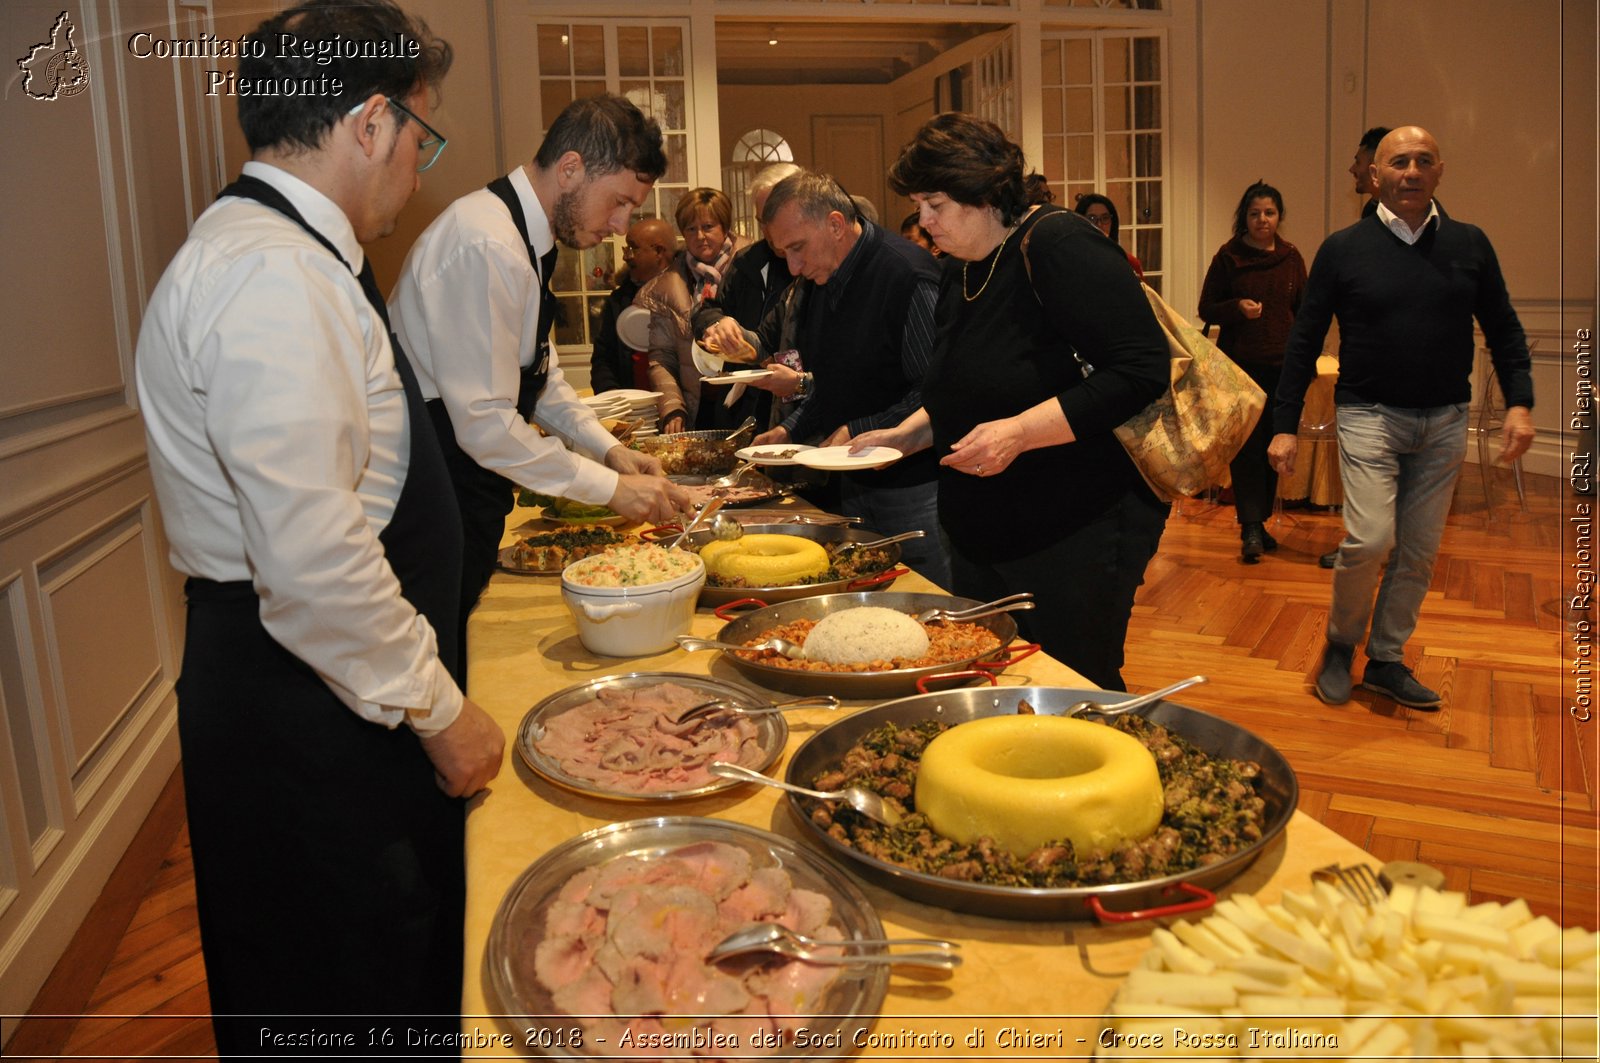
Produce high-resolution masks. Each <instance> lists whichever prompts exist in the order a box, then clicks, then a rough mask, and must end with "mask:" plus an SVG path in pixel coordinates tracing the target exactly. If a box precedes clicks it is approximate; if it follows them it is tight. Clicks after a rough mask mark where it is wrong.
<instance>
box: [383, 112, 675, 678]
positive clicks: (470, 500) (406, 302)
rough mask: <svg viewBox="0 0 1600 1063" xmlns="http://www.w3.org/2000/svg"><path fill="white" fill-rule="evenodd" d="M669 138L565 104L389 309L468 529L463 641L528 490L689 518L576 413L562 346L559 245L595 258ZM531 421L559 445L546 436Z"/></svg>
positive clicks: (640, 192) (654, 173) (654, 169)
mask: <svg viewBox="0 0 1600 1063" xmlns="http://www.w3.org/2000/svg"><path fill="white" fill-rule="evenodd" d="M666 169H667V157H666V154H665V153H664V152H663V151H662V147H661V129H660V127H659V126H658V125H657V124H656V123H655V121H654V120H653V119H649V118H646V117H645V116H644V115H643V114H641V113H640V112H639V109H638V108H637V107H635V106H634V105H633V104H632V103H630V102H628V101H627V100H626V99H624V98H622V97H621V96H610V95H602V96H592V97H587V98H585V99H581V100H574V101H573V102H572V103H570V104H568V105H567V106H566V108H565V109H563V110H562V112H561V114H560V115H558V116H557V117H556V120H555V121H554V122H552V123H551V125H550V129H549V131H548V132H547V133H546V134H545V138H544V142H543V144H541V145H540V147H539V151H538V153H537V154H536V155H535V156H534V159H533V161H532V162H531V163H528V164H526V165H523V166H519V167H517V168H516V169H515V170H513V171H511V173H509V174H507V175H506V176H504V177H500V178H497V179H496V180H494V181H493V182H491V183H490V184H489V186H488V187H487V188H484V189H480V190H478V191H476V192H472V193H470V194H468V195H466V196H463V197H462V198H460V199H458V200H456V201H455V202H454V203H452V204H451V205H450V206H448V207H446V208H445V210H444V212H443V213H442V214H440V215H439V217H438V218H436V219H435V220H434V222H433V224H431V225H429V226H428V228H427V229H426V230H425V231H424V232H423V234H422V235H421V236H420V237H418V238H417V242H416V244H415V245H413V246H412V248H411V251H410V253H409V254H408V255H407V256H406V262H405V266H404V267H403V268H402V270H401V273H400V281H399V283H398V284H397V285H396V286H395V289H394V292H393V294H392V295H391V297H390V300H389V305H390V308H391V311H392V313H393V314H394V325H395V332H396V334H397V335H398V336H399V337H400V342H401V343H402V344H403V345H404V346H405V348H406V351H407V352H408V353H410V354H412V355H413V356H414V357H415V359H416V366H417V377H418V379H419V381H420V382H421V385H422V393H423V395H424V396H425V397H426V398H427V400H428V413H429V415H430V416H431V418H432V420H433V424H434V428H435V430H436V431H437V432H438V435H439V439H440V442H441V444H442V445H443V447H444V452H445V460H446V462H447V464H448V465H449V468H450V478H451V481H452V483H453V484H454V488H455V495H456V502H457V505H458V506H459V509H460V513H461V520H462V524H463V526H464V529H465V541H464V545H463V548H462V554H461V558H462V568H461V587H460V596H459V599H458V616H459V621H458V624H457V628H456V632H455V638H456V644H457V647H458V652H459V654H460V656H461V660H462V661H463V662H465V661H466V659H467V617H468V614H470V613H471V612H472V610H473V608H474V607H475V606H476V605H477V602H478V598H479V597H480V596H481V595H482V594H483V589H484V587H485V586H487V585H488V583H489V577H490V576H491V575H492V574H493V573H494V567H495V559H496V556H497V554H498V552H499V547H500V539H501V537H502V535H503V534H504V532H505V518H506V515H507V514H508V513H510V512H511V507H512V504H513V501H514V498H515V491H516V488H518V487H525V488H528V489H529V490H532V491H537V492H539V493H541V494H546V495H558V496H562V497H565V498H570V499H573V500H575V501H578V502H588V503H594V504H599V505H605V506H609V507H610V508H612V509H613V510H615V511H617V512H618V513H620V514H622V515H623V516H625V517H628V518H629V519H631V520H651V521H665V520H668V519H670V518H672V517H674V516H675V515H676V514H677V513H678V512H680V511H682V510H686V509H688V508H690V501H689V495H688V492H687V491H685V490H684V489H683V488H681V487H679V486H677V485H676V484H672V483H669V482H668V481H667V480H666V479H665V478H664V477H663V476H662V475H661V465H660V463H659V462H658V461H657V460H656V459H654V458H651V457H649V456H647V455H644V454H641V453H639V452H638V451H635V450H631V449H629V448H628V447H625V446H622V445H621V444H619V443H618V442H617V441H616V439H615V438H613V437H612V436H611V434H610V433H609V432H607V431H606V430H605V428H604V427H603V426H602V425H601V424H600V422H599V420H598V419H597V418H596V417H595V415H594V411H592V410H591V409H590V408H589V407H588V406H585V405H584V404H583V403H582V402H580V401H579V400H578V397H577V393H576V392H575V391H574V390H573V388H572V386H571V385H570V384H568V383H567V381H566V378H565V377H564V376H563V375H562V372H561V369H560V367H559V366H558V365H557V364H556V358H555V353H554V351H553V350H552V349H551V344H550V328H551V325H552V324H553V322H554V320H555V317H556V304H555V298H554V296H553V295H551V291H550V289H551V283H550V282H551V275H552V273H553V272H554V271H555V264H556V257H557V250H558V248H557V244H558V243H560V244H565V245H566V246H568V247H570V248H572V249H574V250H578V251H581V250H584V249H586V248H590V247H594V246H596V245H597V244H599V243H600V242H601V241H602V240H604V239H605V238H606V237H607V236H608V235H610V234H612V233H622V232H623V231H624V230H625V229H626V228H627V226H628V220H629V218H630V216H631V215H632V214H633V212H634V211H636V210H638V209H639V208H640V207H641V205H642V204H643V203H644V201H645V197H646V196H648V195H649V194H650V189H651V187H652V186H653V185H654V184H655V182H656V180H657V179H658V178H660V176H661V175H662V174H663V173H665V172H666ZM530 421H533V422H537V423H538V424H539V425H541V426H543V427H544V428H546V429H548V430H549V431H550V433H551V434H550V435H548V436H544V435H541V434H540V433H539V430H538V429H537V428H535V427H534V425H533V424H532V423H530Z"/></svg>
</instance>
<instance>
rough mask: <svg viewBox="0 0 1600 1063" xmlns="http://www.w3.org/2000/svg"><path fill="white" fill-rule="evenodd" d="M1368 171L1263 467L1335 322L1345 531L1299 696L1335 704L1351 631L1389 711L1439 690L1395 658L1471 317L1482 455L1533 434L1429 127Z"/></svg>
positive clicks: (1426, 534)
mask: <svg viewBox="0 0 1600 1063" xmlns="http://www.w3.org/2000/svg"><path fill="white" fill-rule="evenodd" d="M1372 173H1373V178H1374V180H1375V181H1376V182H1377V188H1378V208H1377V210H1376V211H1375V212H1374V213H1372V214H1371V215H1369V216H1367V217H1364V218H1363V219H1362V220H1361V221H1359V222H1357V223H1356V224H1355V225H1352V226H1351V227H1350V228H1348V229H1344V230H1342V231H1340V232H1337V233H1334V234H1333V235H1332V236H1330V237H1328V239H1327V240H1326V241H1325V242H1324V243H1323V245H1322V247H1321V248H1320V249H1319V250H1318V251H1317V257H1316V261H1315V262H1314V263H1313V264H1312V267H1311V278H1310V281H1309V284H1308V286H1307V288H1306V295H1305V299H1304V301H1303V302H1302V303H1301V305H1300V312H1299V313H1298V314H1297V315H1296V317H1295V322H1294V329H1293V331H1292V332H1291V333H1290V335H1289V346H1288V349H1287V350H1286V351H1285V353H1284V366H1283V377H1282V379H1281V381H1280V383H1279V385H1278V392H1277V401H1276V404H1275V405H1274V408H1273V425H1274V428H1275V430H1276V432H1277V434H1276V435H1274V436H1273V439H1272V443H1271V445H1270V447H1269V448H1268V451H1267V454H1268V457H1269V459H1270V460H1271V461H1272V464H1273V467H1274V468H1276V469H1277V470H1278V473H1279V475H1282V476H1288V475H1290V474H1291V473H1292V472H1293V471H1294V463H1295V457H1296V450H1297V447H1298V439H1297V437H1296V435H1295V429H1296V427H1297V426H1298V425H1299V423H1300V412H1301V407H1302V406H1303V405H1304V402H1305V393H1306V387H1307V386H1308V385H1309V384H1310V383H1311V381H1312V380H1313V379H1314V378H1315V376H1316V363H1317V355H1318V354H1319V353H1320V352H1321V350H1322V341H1323V338H1324V337H1325V336H1326V335H1327V332H1328V325H1329V323H1330V321H1331V320H1332V318H1333V317H1335V316H1337V317H1338V318H1339V336H1340V340H1339V384H1338V388H1337V390H1336V391H1335V393H1334V401H1335V404H1336V406H1337V410H1338V426H1339V471H1340V474H1341V476H1342V477H1343V479H1344V496H1345V500H1344V506H1345V508H1344V525H1345V536H1344V541H1343V542H1342V543H1340V544H1339V559H1338V563H1337V565H1336V566H1335V568H1334V574H1333V602H1332V605H1331V606H1330V608H1329V612H1328V629H1327V638H1328V644H1327V649H1326V650H1325V651H1324V654H1323V660H1322V666H1321V668H1320V669H1319V671H1318V673H1317V677H1316V680H1315V686H1314V690H1315V692H1316V695H1317V697H1319V698H1321V699H1322V700H1323V701H1325V702H1327V703H1328V704H1330V705H1338V704H1342V703H1344V702H1346V701H1349V700H1350V694H1351V686H1352V682H1351V674H1350V671H1351V663H1352V660H1353V658H1354V656H1355V648H1356V644H1357V643H1358V642H1360V641H1361V638H1362V636H1363V635H1366V636H1367V666H1366V670H1365V672H1364V673H1363V675H1362V682H1361V685H1362V686H1363V687H1365V688H1366V689H1368V690H1371V691H1375V692H1376V693H1379V694H1384V695H1386V696H1388V697H1391V698H1393V699H1394V700H1395V701H1396V702H1398V703H1399V704H1401V705H1407V706H1410V707H1412V708H1417V709H1436V708H1438V707H1439V704H1440V701H1441V699H1440V697H1439V695H1438V694H1437V693H1436V692H1434V691H1432V690H1429V689H1428V688H1427V687H1425V686H1423V685H1422V683H1420V682H1418V680H1417V678H1416V676H1415V675H1413V674H1412V672H1411V670H1410V669H1409V668H1407V667H1406V665H1405V662H1404V659H1403V658H1404V653H1405V644H1406V640H1407V639H1409V638H1410V637H1411V633H1412V631H1414V630H1415V629H1416V626H1417V617H1418V615H1419V613H1420V612H1421V610H1422V599H1423V595H1424V594H1425V593H1426V592H1427V589H1428V583H1429V581H1430V579H1431V578H1432V575H1433V563H1434V559H1435V558H1436V557H1437V556H1438V553H1439V542H1440V540H1441V538H1442V537H1443V535H1444V525H1445V518H1446V516H1447V515H1448V514H1449V511H1450V496H1451V493H1452V489H1453V487H1454V485H1455V480H1456V473H1457V472H1458V471H1459V469H1460V468H1461V461H1462V459H1463V457H1464V456H1465V455H1466V450H1467V407H1468V405H1469V404H1470V403H1471V401H1472V366H1473V353H1474V340H1473V334H1472V322H1473V319H1474V318H1476V319H1477V322H1478V324H1479V326H1480V327H1481V328H1482V329H1483V335H1484V338H1485V340H1486V341H1487V342H1488V344H1489V350H1490V353H1491V355H1492V357H1493V360H1494V367H1495V373H1496V375H1497V377H1498V379H1499V382H1500V390H1501V392H1502V393H1503V394H1504V396H1505V401H1506V417H1505V430H1504V435H1503V440H1502V445H1501V449H1500V454H1499V456H1498V459H1497V460H1498V461H1501V462H1508V461H1511V460H1513V459H1514V458H1518V457H1520V456H1521V455H1522V454H1523V453H1524V452H1525V451H1527V449H1528V447H1529V446H1530V445H1531V444H1532V442H1533V436H1534V431H1533V417H1532V413H1531V410H1532V407H1533V382H1532V380H1531V378H1530V376H1529V371H1528V370H1529V360H1528V342H1527V339H1526V337H1525V336H1524V335H1523V332H1522V324H1521V323H1520V322H1519V321H1518V320H1517V314H1516V311H1515V310H1513V309H1512V307H1511V297H1510V296H1509V295H1508V294H1507V292H1506V285H1505V278H1504V277H1502V276H1501V273H1500V263H1499V261H1498V260H1497V259H1496V258H1495V253H1494V248H1493V247H1491V246H1490V244H1489V239H1488V237H1486V236H1485V235H1484V234H1483V230H1481V229H1479V228H1478V227H1477V226H1475V225H1468V224H1467V223H1465V222H1461V221H1457V220H1455V219H1454V218H1449V217H1447V216H1446V215H1445V213H1444V211H1442V210H1440V209H1439V204H1438V203H1437V202H1435V201H1434V198H1433V193H1434V189H1436V188H1437V187H1438V185H1439V180H1440V178H1441V177H1442V176H1443V174H1444V161H1443V159H1442V158H1441V156H1440V152H1439V145H1438V143H1437V142H1435V140H1434V138H1433V136H1432V135H1431V134H1429V133H1428V131H1427V130H1426V129H1422V128H1420V127H1419V126H1405V127H1402V128H1400V129H1395V130H1393V131H1392V132H1390V133H1389V134H1388V135H1387V136H1385V137H1384V138H1383V140H1382V141H1381V142H1380V143H1379V145H1378V150H1377V153H1376V156H1375V159H1374V162H1373V167H1372ZM1374 593H1376V602H1374ZM1369 620H1370V621H1371V631H1370V632H1368V630H1367V625H1368V621H1369Z"/></svg>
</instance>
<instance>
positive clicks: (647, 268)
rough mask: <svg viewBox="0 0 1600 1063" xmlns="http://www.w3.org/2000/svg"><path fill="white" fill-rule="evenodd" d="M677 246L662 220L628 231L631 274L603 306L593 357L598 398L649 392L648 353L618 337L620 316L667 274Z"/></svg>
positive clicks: (592, 381)
mask: <svg viewBox="0 0 1600 1063" xmlns="http://www.w3.org/2000/svg"><path fill="white" fill-rule="evenodd" d="M677 244H678V239H677V237H676V236H674V235H673V233H672V226H671V225H669V224H668V223H667V222H666V221H664V220H663V219H661V218H645V219H644V220H643V221H636V222H634V223H633V225H632V226H631V227H630V228H629V229H628V235H627V237H626V238H625V239H624V241H623V244H622V261H623V262H624V263H625V264H626V265H627V270H626V271H625V272H624V273H623V275H622V283H620V284H618V285H617V286H616V287H615V288H613V289H611V294H610V295H608V296H606V301H605V303H604V304H602V308H601V311H600V327H599V330H598V331H597V332H596V334H595V339H594V350H593V352H591V353H590V355H589V386H590V387H592V388H593V389H594V393H595V394H596V395H598V394H600V393H601V392H602V391H617V390H619V389H628V388H638V389H641V390H646V391H647V390H649V383H650V381H649V377H648V373H647V366H648V362H647V360H646V359H645V357H644V352H642V351H635V350H634V349H633V348H631V347H629V346H628V345H627V344H626V343H624V342H623V341H622V340H621V339H620V338H619V337H618V336H617V316H618V315H619V314H621V313H622V312H623V311H624V310H626V309H628V307H630V306H632V305H633V297H634V296H636V295H638V294H639V289H640V287H642V286H643V285H644V284H646V283H647V282H649V281H651V280H653V279H655V278H656V277H659V276H660V275H661V274H663V273H665V272H666V271H667V269H668V268H669V267H670V266H671V265H672V259H673V256H674V254H675V253H676V248H677Z"/></svg>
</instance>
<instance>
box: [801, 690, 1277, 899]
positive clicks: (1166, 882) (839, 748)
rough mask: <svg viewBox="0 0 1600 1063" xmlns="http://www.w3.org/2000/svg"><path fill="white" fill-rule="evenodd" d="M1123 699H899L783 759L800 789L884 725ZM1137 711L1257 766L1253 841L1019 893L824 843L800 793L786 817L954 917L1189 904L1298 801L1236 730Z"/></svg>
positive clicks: (1197, 717)
mask: <svg viewBox="0 0 1600 1063" xmlns="http://www.w3.org/2000/svg"><path fill="white" fill-rule="evenodd" d="M1130 696H1131V695H1128V694H1123V693H1119V692H1115V691H1108V690H1076V689H1072V688H1068V687H979V688H966V689H961V690H947V691H942V692H939V693H934V694H923V695H919V696H917V697H910V698H902V699H901V700H899V701H891V702H888V703H887V704H884V705H878V706H876V707H874V708H870V709H863V710H862V711H860V712H857V713H855V714H854V715H852V716H849V717H847V718H845V719H843V720H840V721H838V722H837V723H834V724H830V725H829V726H827V727H825V728H823V729H822V730H821V731H818V732H817V733H816V734H814V735H812V736H811V738H809V739H808V740H807V741H806V742H805V744H804V745H802V746H801V747H800V748H799V749H798V750H796V752H795V754H794V757H793V758H792V759H791V760H790V761H789V770H788V773H787V778H788V780H789V781H790V782H792V783H795V784H797V785H800V786H810V785H812V783H813V782H814V781H815V780H816V778H817V776H818V775H820V774H821V773H822V772H823V771H825V770H830V769H833V768H836V767H838V765H839V762H840V761H841V760H842V759H843V757H844V754H845V752H846V751H847V750H848V749H849V748H850V747H851V746H853V745H854V744H855V743H856V742H857V741H859V740H860V739H861V738H862V737H863V736H865V735H866V734H867V733H868V732H869V731H872V730H873V729H875V728H877V727H880V726H882V725H883V724H886V723H893V724H898V725H901V726H905V725H908V724H913V723H920V722H922V721H924V720H944V721H946V722H948V723H950V724H952V725H955V724H959V723H965V722H966V721H968V720H976V719H980V718H982V717H985V716H999V715H1008V714H1011V713H1014V712H1016V711H1017V702H1019V701H1023V700H1026V701H1027V702H1028V704H1029V705H1031V706H1033V709H1034V711H1035V712H1038V713H1040V714H1043V715H1052V716H1054V715H1060V714H1061V713H1063V712H1064V711H1065V710H1066V709H1067V708H1068V707H1069V706H1071V705H1073V704H1075V703H1077V702H1079V701H1082V700H1084V699H1088V700H1091V701H1098V702H1103V703H1106V704H1111V703H1115V702H1118V701H1122V700H1124V699H1126V698H1128V697H1130ZM1137 711H1138V712H1139V714H1140V715H1142V716H1144V717H1145V718H1146V719H1148V720H1150V721H1151V722H1153V723H1158V724H1160V725H1162V726H1163V727H1166V728H1167V729H1168V730H1170V731H1172V732H1173V733H1174V734H1177V735H1179V736H1180V737H1182V738H1186V739H1188V740H1189V741H1190V742H1192V743H1194V744H1195V745H1196V746H1198V747H1199V748H1200V749H1202V750H1204V751H1205V752H1206V753H1209V754H1211V755H1212V756H1221V757H1230V758H1233V759H1235V760H1249V761H1254V762H1255V763H1257V764H1259V765H1260V766H1261V777H1260V781H1259V786H1258V790H1257V792H1258V793H1260V795H1261V796H1262V797H1263V798H1264V799H1265V800H1266V826H1265V829H1264V831H1263V833H1262V837H1261V840H1260V841H1258V842H1256V843H1255V844H1254V845H1252V846H1250V847H1248V848H1246V849H1242V850H1240V851H1239V852H1237V853H1234V854H1233V855H1231V856H1228V857H1225V858H1224V859H1222V860H1219V861H1218V862H1216V863H1214V864H1209V865H1206V866H1204V867H1199V868H1195V869H1193V870H1190V871H1185V872H1181V873H1179V874H1175V875H1167V876H1164V877H1162V878H1156V879H1148V880H1146V881H1143V882H1129V883H1121V884H1118V885H1110V886H1083V887H1073V888H1067V889H1026V888H1023V887H1017V886H991V885H985V884H983V883H977V882H960V881H957V880H955V879H947V878H941V877H940V876H938V875H929V874H924V873H921V872H917V871H911V870H908V869H907V868H903V867H900V866H898V865H895V864H891V863H888V862H886V861H883V860H878V859H876V858H874V857H870V856H867V855H866V854H865V853H863V852H861V851H860V850H858V849H854V848H852V847H850V846H848V845H845V844H843V843H842V842H839V841H837V840H836V839H834V838H832V837H829V836H828V835H827V834H826V833H825V832H824V831H823V830H822V829H821V828H820V827H818V826H817V825H815V824H814V823H812V822H811V819H810V817H808V816H807V815H806V812H805V808H804V805H803V804H802V799H801V798H799V797H796V796H793V795H790V796H789V798H788V801H789V811H790V812H791V813H792V814H793V816H794V818H795V820H796V821H797V822H798V823H799V824H800V828H801V830H802V832H803V833H805V835H806V836H807V837H809V838H810V839H811V840H812V841H813V842H815V843H816V844H818V845H820V846H822V847H823V849H825V850H827V852H828V853H830V854H831V855H832V856H833V857H834V858H835V859H837V860H840V861H842V862H843V863H845V865H846V866H848V867H849V868H850V869H851V870H853V871H854V872H855V873H856V874H858V875H860V876H861V877H862V878H864V879H866V880H867V881H869V882H874V883H876V884H878V885H880V886H883V887H884V888H885V889H889V890H892V891H894V892H895V893H899V894H901V895H902V896H905V897H909V898H911V899H912V900H914V901H921V902H923V903H925V904H932V905H935V906H937V907H940V908H949V909H951V910H953V911H957V912H973V913H975V914H978V915H989V916H997V917H999V918H1002V919H1093V918H1095V917H1096V916H1095V913H1094V910H1093V908H1092V907H1091V905H1090V899H1091V898H1098V899H1099V903H1100V905H1101V906H1103V908H1105V909H1106V910H1108V911H1111V912H1130V911H1135V910H1139V909H1148V908H1152V907H1160V906H1167V905H1173V904H1176V903H1181V902H1183V901H1184V900H1187V899H1190V898H1188V897H1186V896H1185V892H1186V891H1185V890H1184V889H1183V885H1184V884H1185V883H1187V884H1189V885H1192V886H1199V887H1202V888H1204V889H1207V890H1214V889H1216V888H1217V887H1219V886H1221V885H1223V884H1224V883H1227V882H1228V881H1230V880H1232V879H1233V878H1234V877H1235V876H1237V875H1238V874H1240V873H1241V872H1242V871H1244V869H1245V868H1247V867H1249V866H1250V865H1251V864H1252V863H1254V862H1255V860H1256V858H1257V857H1259V856H1260V855H1261V854H1262V853H1263V852H1264V851H1266V849H1267V848H1268V847H1269V846H1271V845H1272V844H1273V842H1274V841H1275V840H1276V839H1277V837H1278V835H1279V834H1280V833H1282V831H1283V829H1284V827H1285V826H1287V825H1288V822H1289V817H1290V816H1292V815H1293V814H1294V810H1295V805H1296V804H1297V803H1298V802H1299V798H1300V785H1299V782H1298V781H1297V780H1296V779H1295V774H1294V769H1293V768H1291V767H1290V766H1289V762H1288V761H1287V760H1285V759H1284V757H1283V754H1281V753H1279V752H1278V751H1277V750H1276V749H1274V748H1273V747H1272V746H1271V745H1269V744H1268V743H1267V742H1266V741H1265V740H1264V739H1262V738H1260V737H1258V736H1256V735H1254V734H1252V733H1250V732H1249V731H1247V730H1245V729H1244V728H1243V727H1240V726H1239V725H1238V724H1234V723H1230V722H1228V721H1227V720H1223V719H1220V718H1218V717H1216V716H1212V715H1210V714H1209V713H1205V712H1201V711H1200V710H1198V709H1191V708H1188V707H1186V706H1183V705H1175V704H1173V703H1172V702H1168V701H1163V702H1159V703H1158V704H1156V705H1153V706H1150V707H1148V708H1145V709H1142V710H1137Z"/></svg>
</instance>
